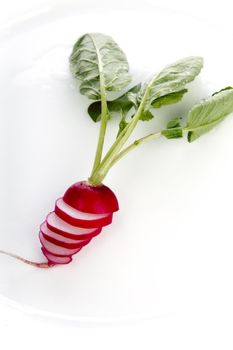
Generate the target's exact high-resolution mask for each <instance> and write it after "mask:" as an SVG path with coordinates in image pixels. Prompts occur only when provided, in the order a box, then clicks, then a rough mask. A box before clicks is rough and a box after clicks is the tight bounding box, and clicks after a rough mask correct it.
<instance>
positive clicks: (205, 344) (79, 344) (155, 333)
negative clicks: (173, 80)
mask: <svg viewBox="0 0 233 350" xmlns="http://www.w3.org/2000/svg"><path fill="white" fill-rule="evenodd" d="M54 2H55V3H56V4H59V3H61V1H54ZM77 2H78V0H77ZM79 2H80V6H81V5H82V3H87V2H88V3H90V7H91V6H92V4H93V3H96V2H95V1H87V0H85V1H79ZM144 2H145V3H146V1H144ZM148 2H150V3H152V2H153V4H156V5H157V6H158V7H160V8H168V9H172V10H175V11H178V12H183V13H187V14H191V15H193V16H196V17H199V18H203V19H206V20H208V21H212V22H215V23H217V24H218V25H220V26H223V27H225V28H226V29H227V30H229V31H231V30H232V10H233V5H232V4H231V1H227V0H222V1H221V2H216V3H214V2H213V1H204V0H203V1H181V0H176V1H168V0H163V1H162V2H160V1H156V0H155V1H153V0H151V1H148ZM66 3H67V4H68V3H69V1H67V2H66ZM98 3H99V4H100V5H99V6H101V7H103V9H104V8H106V7H111V8H114V7H117V6H119V7H127V8H130V7H135V6H137V1H132V2H131V1H127V0H124V1H122V2H121V1H119V0H118V1H116V2H115V1H110V0H108V1H98ZM116 3H117V4H116ZM36 4H43V7H45V8H46V7H47V6H48V3H47V2H46V1H36V0H30V1H29V0H27V1H19V0H18V1H17V0H8V1H7V3H6V2H5V1H4V2H3V1H1V2H0V26H1V25H3V26H4V22H5V21H6V20H7V21H11V20H13V19H14V17H15V16H20V17H21V18H22V17H23V16H24V15H25V14H24V12H25V9H27V10H28V9H31V11H33V9H34V7H35V6H36ZM232 31H233V30H232ZM229 278H232V276H229ZM219 298H220V299H221V298H224V294H223V293H222V294H220V296H219ZM232 330H233V315H231V314H229V312H228V310H227V305H224V308H223V307H221V300H220V305H217V307H216V308H215V309H214V310H213V309H211V308H208V307H207V308H205V311H203V312H200V310H197V311H196V312H195V311H193V310H192V312H191V313H190V312H188V311H187V312H180V313H178V314H177V313H176V314H169V315H166V316H163V317H160V318H156V319H153V320H147V321H144V322H143V321H140V322H138V323H134V324H132V323H130V324H121V325H100V326H98V327H96V326H85V327H84V326H77V324H72V323H71V322H68V323H67V322H65V321H64V322H63V321H62V322H60V321H51V320H49V319H47V320H46V319H44V318H38V317H34V316H33V315H30V314H25V313H24V312H22V311H21V310H15V309H13V308H11V307H10V306H7V305H5V304H4V303H1V300H0V344H1V348H2V349H4V350H5V349H6V350H8V349H15V348H17V349H31V348H33V349H42V348H49V347H53V348H56V349H62V348H68V347H75V348H77V349H83V350H85V349H103V350H104V349H107V348H111V349H113V350H114V349H121V348H122V349H131V348H132V349H142V348H145V349H158V350H163V349H166V350H168V349H169V350H170V349H171V350H173V349H180V350H182V349H187V350H192V349H198V350H199V349H200V350H202V349H224V350H228V349H229V350H230V349H232V348H233V332H232Z"/></svg>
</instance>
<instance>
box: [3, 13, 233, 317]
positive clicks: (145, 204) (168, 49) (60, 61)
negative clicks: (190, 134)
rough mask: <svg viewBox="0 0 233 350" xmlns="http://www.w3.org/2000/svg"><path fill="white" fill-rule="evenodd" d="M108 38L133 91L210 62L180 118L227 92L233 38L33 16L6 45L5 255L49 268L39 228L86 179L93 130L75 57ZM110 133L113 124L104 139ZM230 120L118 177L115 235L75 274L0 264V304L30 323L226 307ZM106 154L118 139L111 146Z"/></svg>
mask: <svg viewBox="0 0 233 350" xmlns="http://www.w3.org/2000/svg"><path fill="white" fill-rule="evenodd" d="M92 31H99V32H104V33H107V34H110V35H112V36H113V37H114V38H115V40H116V41H117V42H118V43H119V45H120V46H121V47H122V48H123V50H124V51H125V53H126V55H127V57H128V59H129V62H130V66H131V71H132V74H134V76H135V81H137V80H139V79H140V78H143V79H144V78H146V77H148V76H149V75H150V74H152V73H154V72H155V71H157V70H159V69H160V68H162V67H163V66H164V65H166V64H168V63H170V62H173V61H174V60H176V59H179V58H182V57H184V56H189V55H202V56H203V57H204V58H205V68H204V70H203V72H202V74H201V78H198V79H197V80H196V81H195V82H194V83H193V84H191V86H190V94H189V95H187V96H186V97H185V98H184V100H183V101H182V103H180V104H178V105H176V106H173V107H167V108H164V109H163V110H162V111H159V112H158V116H159V117H158V120H156V119H155V120H153V121H152V122H151V123H145V124H142V125H140V130H141V131H140V132H138V133H137V135H139V134H141V133H143V132H146V131H150V130H151V129H152V128H155V127H156V126H158V125H160V124H161V119H162V118H166V119H167V118H170V117H173V116H179V115H181V114H182V113H186V112H187V111H188V109H189V108H190V106H192V105H193V104H194V103H195V102H196V101H198V100H199V99H200V98H202V97H204V96H206V95H207V94H208V93H210V92H213V91H215V90H218V89H220V88H222V87H225V86H227V85H230V84H233V68H232V59H233V57H232V56H233V55H232V50H231V46H229V43H230V42H231V40H230V37H228V36H227V35H226V34H225V33H223V32H221V31H220V30H219V29H218V28H213V27H212V26H211V25H209V24H207V23H204V22H201V21H198V20H196V19H193V18H188V17H184V16H182V15H179V14H177V13H172V12H166V11H162V10H158V9H154V10H152V8H151V9H150V8H149V7H148V6H147V9H144V10H143V9H142V10H141V11H136V10H135V11H133V10H131V11H130V12H129V11H115V12H104V11H102V12H99V13H97V12H95V13H92V11H91V9H89V10H88V11H86V12H85V11H83V12H81V11H79V9H78V7H75V6H73V7H72V8H71V9H70V10H69V7H67V9H66V11H56V9H53V8H52V9H50V10H49V11H45V12H43V11H42V12H41V13H38V15H36V14H34V16H33V17H32V18H28V19H27V20H24V21H18V22H17V23H15V25H11V26H9V27H8V28H6V29H5V30H4V31H2V34H1V41H0V76H1V80H0V86H1V97H0V98H1V101H0V103H1V131H0V132H1V135H0V136H1V137H0V143H1V148H0V152H1V153H0V157H1V159H0V160H1V169H2V170H1V173H0V192H1V202H0V212H1V230H0V247H1V249H5V250H7V251H11V252H14V253H17V254H19V255H21V256H24V257H27V258H30V259H32V260H37V261H40V260H43V256H42V253H41V252H40V244H39V241H38V237H37V234H38V229H39V225H40V223H41V222H42V221H43V220H44V218H45V216H46V214H47V213H48V212H49V211H51V210H52V209H53V205H54V201H55V199H56V198H57V197H59V196H61V195H62V194H63V192H64V191H65V190H66V188H67V187H68V186H69V185H70V184H72V183H73V182H75V181H79V180H83V179H86V178H87V176H88V175H89V172H90V169H91V165H92V160H93V156H94V151H95V145H96V141H97V135H98V125H95V124H94V123H93V122H92V121H91V120H90V119H89V117H88V116H87V113H86V107H87V105H88V102H87V100H86V99H85V98H84V97H82V96H80V94H79V93H78V91H77V88H76V87H75V85H74V82H73V80H72V78H71V76H70V73H69V67H68V56H69V54H70V51H71V47H72V44H73V43H74V41H75V39H76V38H77V37H79V36H80V35H81V34H83V33H85V32H92ZM115 127H116V122H115V121H111V123H110V125H109V129H108V131H109V135H110V136H112V135H113V130H115ZM232 130H233V118H232V119H230V118H229V119H227V120H226V121H225V122H224V123H222V124H221V125H220V126H219V127H218V128H216V130H214V131H213V132H212V133H209V134H208V135H206V136H203V137H202V138H200V139H199V140H198V141H196V142H194V143H192V144H188V143H187V142H186V140H185V139H184V140H173V141H168V140H165V139H161V140H158V141H154V142H151V143H150V144H147V145H144V146H143V147H141V148H140V149H138V150H136V151H134V153H132V154H131V155H129V156H128V157H127V158H125V159H124V160H122V162H121V163H119V165H118V166H116V167H115V168H114V169H112V171H111V173H110V174H109V176H108V177H107V179H106V181H105V183H106V184H107V185H109V186H110V187H111V188H112V189H113V190H114V192H115V193H116V194H117V196H118V198H119V202H120V211H119V213H117V214H116V215H115V217H114V223H113V225H111V226H110V227H108V228H106V229H105V230H104V231H103V233H102V234H101V235H100V236H99V237H97V238H96V239H95V240H93V242H92V243H91V244H90V245H89V246H88V247H85V249H83V250H82V251H81V253H80V254H78V255H77V256H76V257H75V259H74V262H73V263H72V264H70V265H68V266H61V267H56V268H54V269H51V270H40V269H36V268H33V267H30V266H26V265H24V264H22V263H20V262H18V261H16V260H13V259H11V258H9V257H6V256H0V261H1V263H0V294H1V298H2V299H3V300H5V301H8V302H9V303H13V304H14V305H15V306H17V307H20V308H23V309H24V310H30V311H31V312H32V311H33V312H35V313H40V314H44V315H50V316H54V317H60V318H68V319H74V320H79V321H81V322H85V321H88V322H89V321H93V322H110V321H117V320H123V319H127V320H128V319H130V320H135V319H141V318H144V317H155V316H159V315H165V314H168V313H173V312H177V311H180V310H187V309H195V308H196V307H200V306H201V307H212V306H213V307H214V305H216V304H215V302H216V298H221V297H222V296H223V295H224V298H225V299H224V300H225V301H224V302H225V304H224V305H232V304H230V303H232V302H231V296H232V292H233V286H232V283H231V282H229V279H228V276H229V275H231V274H232V266H233V254H232V249H233V237H232V215H231V202H232V200H231V199H232V197H233V186H232V178H233V159H232V147H233V138H232ZM109 143H110V137H109V138H108V139H107V144H109Z"/></svg>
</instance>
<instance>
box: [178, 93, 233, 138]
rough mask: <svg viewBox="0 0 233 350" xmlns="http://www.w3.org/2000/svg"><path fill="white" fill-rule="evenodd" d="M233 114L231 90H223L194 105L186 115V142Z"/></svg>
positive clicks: (232, 94)
mask: <svg viewBox="0 0 233 350" xmlns="http://www.w3.org/2000/svg"><path fill="white" fill-rule="evenodd" d="M232 112H233V89H227V90H223V91H221V92H219V93H217V94H215V95H214V96H211V97H210V98H208V99H206V100H203V101H202V102H201V103H199V104H197V105H195V106H194V107H193V108H192V109H191V111H190V112H189V114H188V120H187V125H186V127H185V128H184V130H186V131H188V141H189V142H192V141H194V140H196V139H197V138H198V137H200V136H201V135H203V134H205V133H207V132H208V131H210V130H211V129H213V127H215V126H216V125H217V124H219V123H220V122H221V121H222V120H223V119H224V118H225V117H226V116H227V115H228V114H230V113H232Z"/></svg>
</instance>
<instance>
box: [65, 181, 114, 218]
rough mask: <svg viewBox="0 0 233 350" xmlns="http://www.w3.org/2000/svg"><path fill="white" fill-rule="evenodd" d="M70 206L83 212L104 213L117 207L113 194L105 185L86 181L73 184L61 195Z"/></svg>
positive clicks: (111, 211)
mask: <svg viewBox="0 0 233 350" xmlns="http://www.w3.org/2000/svg"><path fill="white" fill-rule="evenodd" d="M63 199H64V201H65V202H66V203H67V204H69V205H70V206H71V207H73V208H75V209H77V210H81V211H83V212H85V213H95V214H106V213H113V212H114V211H117V210H118V209H119V205H118V201H117V198H116V196H115V194H114V193H113V192H112V190H110V188H108V187H107V186H105V185H102V184H101V185H99V186H91V185H90V184H88V182H86V181H81V182H77V183H75V184H73V185H72V186H71V187H69V188H68V190H67V191H66V193H65V194H64V197H63Z"/></svg>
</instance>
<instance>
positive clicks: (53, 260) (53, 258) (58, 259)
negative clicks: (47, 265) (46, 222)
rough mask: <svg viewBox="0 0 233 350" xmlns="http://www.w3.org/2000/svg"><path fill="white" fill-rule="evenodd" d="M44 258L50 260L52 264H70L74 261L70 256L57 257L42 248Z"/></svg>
mask: <svg viewBox="0 0 233 350" xmlns="http://www.w3.org/2000/svg"><path fill="white" fill-rule="evenodd" d="M41 250H42V252H43V254H44V256H45V257H46V258H47V259H48V261H49V262H51V263H52V264H69V263H70V262H71V261H72V258H71V257H70V256H63V257H62V256H55V255H53V254H50V253H49V252H47V251H46V250H45V249H44V248H43V247H42V248H41Z"/></svg>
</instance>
